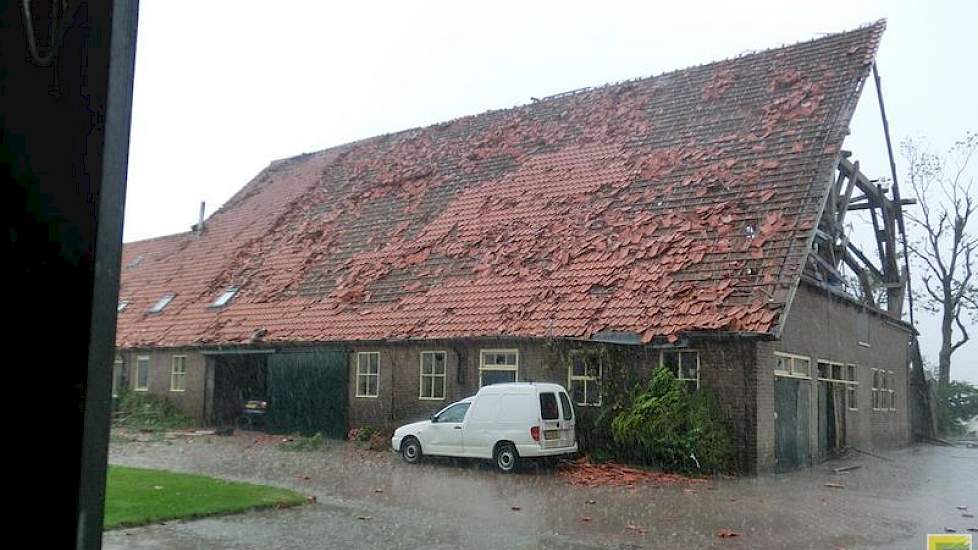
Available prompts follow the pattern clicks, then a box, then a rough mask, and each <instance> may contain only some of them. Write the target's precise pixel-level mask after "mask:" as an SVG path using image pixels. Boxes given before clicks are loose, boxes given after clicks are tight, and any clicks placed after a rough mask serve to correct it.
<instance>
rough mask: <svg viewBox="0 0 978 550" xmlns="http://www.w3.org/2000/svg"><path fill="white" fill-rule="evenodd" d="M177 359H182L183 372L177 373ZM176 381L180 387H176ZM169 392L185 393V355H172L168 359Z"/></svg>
mask: <svg viewBox="0 0 978 550" xmlns="http://www.w3.org/2000/svg"><path fill="white" fill-rule="evenodd" d="M177 359H182V361H180V363H182V365H181V366H182V367H183V370H182V371H181V372H177ZM177 380H179V381H180V387H177V384H176V382H177ZM170 391H171V392H184V391H187V356H186V355H174V356H173V357H171V358H170Z"/></svg>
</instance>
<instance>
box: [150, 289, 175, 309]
mask: <svg viewBox="0 0 978 550" xmlns="http://www.w3.org/2000/svg"><path fill="white" fill-rule="evenodd" d="M172 300H173V294H166V295H164V296H163V297H162V298H160V299H159V300H158V301H157V302H156V303H155V304H153V307H151V308H149V312H150V313H159V312H161V311H163V308H165V307H166V306H167V305H168V304H169V303H170V302H171V301H172Z"/></svg>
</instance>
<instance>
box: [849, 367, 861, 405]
mask: <svg viewBox="0 0 978 550" xmlns="http://www.w3.org/2000/svg"><path fill="white" fill-rule="evenodd" d="M858 390H859V382H858V380H857V379H856V365H846V407H848V408H849V410H850V411H858V410H859V402H858V401H857V395H858V393H859V391H858Z"/></svg>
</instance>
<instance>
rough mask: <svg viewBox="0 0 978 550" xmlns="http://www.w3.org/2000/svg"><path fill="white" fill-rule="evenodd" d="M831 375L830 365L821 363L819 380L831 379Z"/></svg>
mask: <svg viewBox="0 0 978 550" xmlns="http://www.w3.org/2000/svg"><path fill="white" fill-rule="evenodd" d="M831 374H832V373H831V372H830V368H829V365H828V363H819V364H818V377H819V378H831V376H830V375H831Z"/></svg>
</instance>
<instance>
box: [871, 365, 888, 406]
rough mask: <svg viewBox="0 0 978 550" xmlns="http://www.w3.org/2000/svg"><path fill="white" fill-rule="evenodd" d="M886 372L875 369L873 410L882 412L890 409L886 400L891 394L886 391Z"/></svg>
mask: <svg viewBox="0 0 978 550" xmlns="http://www.w3.org/2000/svg"><path fill="white" fill-rule="evenodd" d="M885 386H886V371H884V370H883V369H873V410H874V411H881V410H884V409H887V408H889V407H888V406H887V405H886V399H887V398H888V397H889V393H888V392H887V391H886V387H885Z"/></svg>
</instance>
